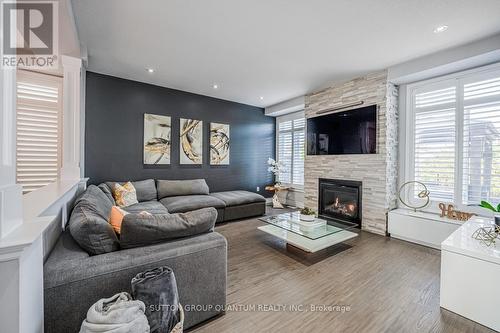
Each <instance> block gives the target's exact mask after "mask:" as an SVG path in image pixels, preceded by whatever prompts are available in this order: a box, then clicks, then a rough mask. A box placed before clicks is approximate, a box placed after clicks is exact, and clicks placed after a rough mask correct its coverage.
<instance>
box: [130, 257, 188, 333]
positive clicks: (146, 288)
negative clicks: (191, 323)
mask: <svg viewBox="0 0 500 333" xmlns="http://www.w3.org/2000/svg"><path fill="white" fill-rule="evenodd" d="M132 295H133V296H134V299H136V300H140V301H142V302H144V304H145V305H146V317H147V318H148V321H149V326H150V327H151V332H152V333H169V332H170V331H171V330H172V329H173V328H174V326H175V325H176V324H177V323H178V322H179V320H180V314H179V294H178V292H177V283H176V281H175V276H174V272H173V271H172V269H170V268H169V267H158V268H155V269H151V270H148V271H145V272H142V273H139V274H137V275H136V276H135V277H134V278H133V279H132Z"/></svg>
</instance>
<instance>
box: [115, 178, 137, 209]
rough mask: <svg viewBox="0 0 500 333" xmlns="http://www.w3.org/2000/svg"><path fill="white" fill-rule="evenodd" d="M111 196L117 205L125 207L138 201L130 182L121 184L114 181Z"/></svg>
mask: <svg viewBox="0 0 500 333" xmlns="http://www.w3.org/2000/svg"><path fill="white" fill-rule="evenodd" d="M113 197H114V198H115V202H116V204H117V205H118V206H119V207H127V206H130V205H133V204H136V203H139V201H137V193H136V191H135V187H134V185H132V183H131V182H127V183H125V184H124V185H123V186H122V185H120V184H118V183H115V187H114V188H113Z"/></svg>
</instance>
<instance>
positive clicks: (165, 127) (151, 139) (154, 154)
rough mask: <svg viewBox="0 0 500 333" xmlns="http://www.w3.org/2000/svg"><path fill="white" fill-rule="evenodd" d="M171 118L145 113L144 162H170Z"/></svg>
mask: <svg viewBox="0 0 500 333" xmlns="http://www.w3.org/2000/svg"><path fill="white" fill-rule="evenodd" d="M171 132H172V127H171V120H170V117H168V116H158V115H155V114H149V113H145V114H144V164H170V148H171V145H172V141H171Z"/></svg>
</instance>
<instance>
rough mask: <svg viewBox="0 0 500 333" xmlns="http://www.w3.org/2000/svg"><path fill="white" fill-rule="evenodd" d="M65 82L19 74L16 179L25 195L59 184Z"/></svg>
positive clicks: (43, 76)
mask: <svg viewBox="0 0 500 333" xmlns="http://www.w3.org/2000/svg"><path fill="white" fill-rule="evenodd" d="M61 95H62V80H61V78H59V77H56V76H48V75H44V74H39V73H33V72H26V71H18V74H17V114H16V117H17V119H16V124H17V125H16V141H17V142H16V175H17V183H18V184H21V185H22V187H23V193H27V192H30V191H33V190H35V189H37V188H39V187H42V186H45V185H47V184H49V183H51V182H53V181H55V180H56V179H57V178H58V176H59V169H60V167H61V113H62V98H61V97H62V96H61Z"/></svg>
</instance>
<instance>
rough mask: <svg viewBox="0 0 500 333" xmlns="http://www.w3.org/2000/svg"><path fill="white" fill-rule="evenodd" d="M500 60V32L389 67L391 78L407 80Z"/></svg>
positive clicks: (429, 76)
mask: <svg viewBox="0 0 500 333" xmlns="http://www.w3.org/2000/svg"><path fill="white" fill-rule="evenodd" d="M498 61H500V34H497V35H494V36H491V37H488V38H485V39H481V40H478V41H476V42H472V43H469V44H465V45H461V46H458V47H454V48H450V49H447V50H444V51H441V52H437V53H433V54H430V55H427V56H424V57H420V58H417V59H414V60H411V61H407V62H404V63H402V64H398V65H395V66H392V67H389V69H388V72H387V79H388V81H389V82H392V83H394V84H399V85H401V84H406V83H411V82H416V81H422V80H426V79H430V78H433V77H437V76H442V75H446V74H451V73H455V72H459V71H463V70H466V69H470V68H474V67H479V66H484V65H488V64H492V63H495V62H498Z"/></svg>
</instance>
